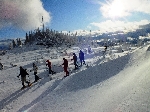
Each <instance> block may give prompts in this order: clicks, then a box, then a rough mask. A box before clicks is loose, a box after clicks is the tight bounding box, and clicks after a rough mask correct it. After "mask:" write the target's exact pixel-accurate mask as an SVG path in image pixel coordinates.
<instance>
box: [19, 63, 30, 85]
mask: <svg viewBox="0 0 150 112" xmlns="http://www.w3.org/2000/svg"><path fill="white" fill-rule="evenodd" d="M26 70H27V69H23V68H22V66H20V74H19V75H18V76H17V77H18V78H19V76H20V75H21V81H22V86H23V88H25V85H24V82H25V83H27V84H28V86H29V85H30V82H29V81H27V80H26V75H28V76H29V74H28V73H27V71H26Z"/></svg>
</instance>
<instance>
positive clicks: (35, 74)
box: [30, 63, 41, 82]
mask: <svg viewBox="0 0 150 112" xmlns="http://www.w3.org/2000/svg"><path fill="white" fill-rule="evenodd" d="M32 70H33V71H34V76H35V80H34V82H37V81H38V80H39V79H41V78H40V77H39V76H37V70H38V67H37V66H36V65H35V63H33V69H32ZM32 70H30V72H31V71H32Z"/></svg>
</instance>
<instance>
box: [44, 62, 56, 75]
mask: <svg viewBox="0 0 150 112" xmlns="http://www.w3.org/2000/svg"><path fill="white" fill-rule="evenodd" d="M46 66H48V68H49V74H52V75H53V74H55V73H56V72H54V71H53V70H52V64H51V62H50V60H47V61H46Z"/></svg>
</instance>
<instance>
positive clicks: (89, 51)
mask: <svg viewBox="0 0 150 112" xmlns="http://www.w3.org/2000/svg"><path fill="white" fill-rule="evenodd" d="M88 53H89V54H90V53H92V50H91V47H90V46H88Z"/></svg>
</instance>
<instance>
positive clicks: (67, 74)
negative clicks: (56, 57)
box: [62, 58, 69, 77]
mask: <svg viewBox="0 0 150 112" xmlns="http://www.w3.org/2000/svg"><path fill="white" fill-rule="evenodd" d="M63 60H64V63H63V64H62V65H64V72H65V73H66V75H65V76H64V77H67V76H69V72H68V70H67V69H68V60H67V59H65V58H63Z"/></svg>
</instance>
